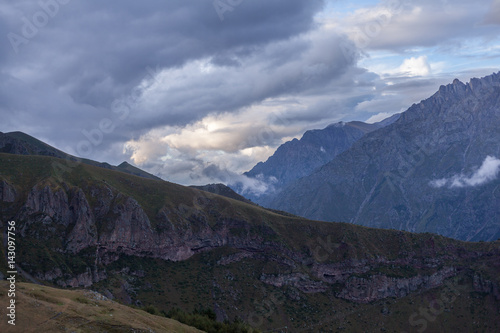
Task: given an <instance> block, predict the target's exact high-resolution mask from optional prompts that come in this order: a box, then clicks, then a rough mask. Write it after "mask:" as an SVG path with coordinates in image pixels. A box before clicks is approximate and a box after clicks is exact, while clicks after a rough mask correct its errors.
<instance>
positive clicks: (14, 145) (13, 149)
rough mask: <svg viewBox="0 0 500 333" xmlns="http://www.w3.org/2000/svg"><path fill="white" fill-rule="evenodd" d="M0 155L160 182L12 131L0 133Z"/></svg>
mask: <svg viewBox="0 0 500 333" xmlns="http://www.w3.org/2000/svg"><path fill="white" fill-rule="evenodd" d="M0 153H9V154H18V155H42V156H52V157H57V158H61V159H66V160H68V161H70V162H72V163H73V162H76V163H80V162H81V163H85V164H89V165H95V166H98V167H101V168H105V169H111V170H117V171H121V172H125V173H129V174H134V175H136V176H140V177H144V178H150V179H156V180H160V178H159V177H156V176H154V175H152V174H150V173H147V172H146V171H144V170H141V169H139V168H137V167H135V166H133V165H131V164H129V163H128V162H126V161H125V162H123V163H121V164H120V165H119V166H113V165H111V164H109V163H106V162H96V161H93V160H89V159H85V158H80V157H76V156H73V155H70V154H68V153H65V152H63V151H62V150H59V149H57V148H54V147H52V146H50V145H48V144H46V143H45V142H42V141H40V140H38V139H36V138H35V137H33V136H31V135H29V134H26V133H23V132H20V131H14V132H9V133H2V132H0Z"/></svg>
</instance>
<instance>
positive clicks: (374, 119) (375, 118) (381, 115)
mask: <svg viewBox="0 0 500 333" xmlns="http://www.w3.org/2000/svg"><path fill="white" fill-rule="evenodd" d="M390 116H392V113H389V112H380V113H377V114H376V115H373V116H371V117H370V118H368V119H367V120H366V121H365V123H368V124H373V123H377V122H379V121H382V120H384V119H386V118H389V117H390Z"/></svg>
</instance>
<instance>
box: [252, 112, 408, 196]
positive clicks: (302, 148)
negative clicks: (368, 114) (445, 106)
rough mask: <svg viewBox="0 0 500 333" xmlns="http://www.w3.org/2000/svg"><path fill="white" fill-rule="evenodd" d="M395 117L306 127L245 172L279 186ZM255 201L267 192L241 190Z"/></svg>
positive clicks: (300, 175) (278, 187)
mask: <svg viewBox="0 0 500 333" xmlns="http://www.w3.org/2000/svg"><path fill="white" fill-rule="evenodd" d="M398 118H399V114H396V115H393V116H391V117H389V118H387V119H386V120H383V121H382V122H379V123H375V124H367V123H363V122H361V121H351V122H347V123H345V122H340V123H336V124H332V125H329V126H327V127H326V128H324V129H321V130H310V131H307V132H305V133H304V135H303V136H302V138H301V139H300V140H297V139H293V140H292V141H288V142H286V143H284V144H282V145H281V146H280V147H278V149H277V150H276V152H275V153H274V154H273V155H272V156H271V157H269V158H268V159H267V161H265V162H259V163H258V164H257V165H255V166H254V167H253V168H252V169H251V170H250V171H248V172H246V173H245V175H246V176H248V177H251V178H260V179H263V180H265V181H267V182H269V183H272V184H273V185H274V190H275V191H276V192H279V191H280V189H282V188H283V187H285V186H286V185H288V184H290V183H291V182H293V181H295V180H297V179H299V178H301V177H304V176H308V175H310V174H311V173H312V172H313V171H314V170H316V169H317V168H319V167H320V166H322V165H324V164H326V163H328V162H330V161H331V160H332V159H333V158H334V157H335V156H337V155H338V154H340V153H342V152H344V151H345V150H347V149H348V148H349V147H351V146H352V144H353V143H354V142H356V141H357V140H359V139H360V138H361V137H363V136H364V135H365V134H367V133H370V132H372V131H374V130H376V129H379V128H381V127H384V126H387V125H389V124H391V123H392V122H394V121H396V120H397V119H398ZM244 194H245V195H247V196H250V197H251V199H252V200H254V201H256V202H258V203H259V204H263V205H266V204H267V201H268V196H264V197H257V196H253V195H252V194H248V193H244Z"/></svg>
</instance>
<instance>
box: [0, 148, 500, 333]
mask: <svg viewBox="0 0 500 333" xmlns="http://www.w3.org/2000/svg"><path fill="white" fill-rule="evenodd" d="M18 148H19V150H17V151H21V152H25V151H28V153H29V150H28V149H27V148H28V146H26V147H24V148H25V149H22V147H18ZM95 163H97V162H95ZM93 164H94V163H80V162H76V163H69V164H68V163H67V160H66V159H61V158H58V157H54V156H40V155H30V154H9V153H0V230H1V231H2V233H6V230H7V226H8V223H7V222H8V221H15V225H16V231H17V233H16V249H17V250H16V251H17V252H16V262H17V264H18V265H17V270H18V272H19V278H22V279H25V280H29V281H31V282H36V283H43V284H48V285H51V286H56V287H59V288H61V287H64V288H86V289H91V290H94V291H98V292H99V293H100V294H101V295H104V296H106V298H108V299H112V300H115V301H118V302H121V303H124V304H129V305H134V306H136V307H143V308H146V309H157V310H154V311H153V312H160V313H177V311H186V312H192V311H200V310H199V309H209V311H211V312H213V314H214V316H215V317H216V318H217V319H218V320H219V321H223V320H229V321H230V322H231V321H234V322H241V320H243V321H245V322H246V323H248V324H250V325H251V326H253V327H254V328H256V329H258V330H263V331H266V330H274V331H283V330H284V327H286V328H287V330H289V331H293V332H318V331H373V330H376V331H401V330H406V331H415V330H425V329H429V331H440V332H441V331H442V332H446V331H452V330H455V331H461V330H464V329H465V330H469V331H478V330H479V331H481V330H484V331H498V330H500V320H498V309H499V308H500V288H499V286H500V280H499V276H500V274H499V272H500V243H499V242H498V241H497V242H481V243H470V242H469V243H467V242H461V241H457V240H453V239H450V238H445V237H442V236H438V235H432V234H428V233H425V234H414V233H409V232H402V231H394V230H382V229H372V228H366V227H362V226H357V225H353V224H346V223H331V222H318V221H311V220H306V219H304V218H301V217H297V216H290V215H289V214H281V213H279V212H276V211H270V210H267V209H264V208H262V207H259V206H257V205H255V204H250V203H246V202H243V201H240V200H234V199H230V198H227V197H224V196H220V195H217V194H213V193H209V192H206V191H201V190H198V189H196V188H190V187H185V186H181V185H177V184H173V183H170V182H167V181H163V180H156V179H147V178H144V177H138V176H136V175H132V174H128V173H125V172H122V171H118V170H113V169H110V168H107V167H101V166H97V165H93ZM59 165H65V166H66V167H65V168H59V167H58V166H59ZM5 251H6V247H1V250H0V272H1V273H2V275H7V270H6V267H7V262H6V252H5ZM32 294H33V295H34V296H33V297H35V298H36V299H37V302H39V303H40V302H45V300H46V299H47V298H53V296H51V295H53V294H50V295H46V296H45V299H44V298H43V294H44V293H43V292H42V291H36V292H34V291H33V292H32ZM35 294H36V295H35ZM37 295H38V296H37ZM40 295H41V296H40ZM0 296H2V295H0ZM3 296H4V295H3ZM20 297H21V296H20ZM65 297H66V296H65ZM2 299H3V298H2ZM436 300H438V301H439V303H436ZM83 301H84V302H88V301H85V300H83ZM91 302H93V301H91ZM21 303H22V302H21ZM43 304H45V303H43ZM58 304H59V303H58V301H57V300H56V301H55V302H54V303H53V305H51V306H53V307H58V306H59V305H58ZM62 304H63V305H64V304H70V303H68V302H67V301H64V303H62ZM71 304H73V303H71ZM178 308H180V310H176V309H178ZM66 310H68V309H66ZM66 310H63V309H61V310H59V312H60V313H61V314H60V315H58V314H57V313H55V314H54V316H55V317H54V316H53V317H48V318H47V320H48V321H51V320H55V319H56V318H57V320H58V321H60V322H62V323H64V324H65V325H70V324H71V325H72V326H67V327H74V325H75V323H76V320H78V321H79V322H80V324H78V325H77V328H78V329H81V330H82V331H86V330H87V331H89V329H87V328H89V327H102V325H105V324H106V323H108V324H109V320H110V319H103V318H96V314H95V311H92V312H85V313H86V314H80V315H79V316H82V315H83V316H84V318H83V319H82V318H80V317H79V318H78V319H76V318H75V319H72V320H69V321H65V320H63V319H64V318H67V317H66V316H68V315H69V314H67V313H72V312H68V311H66ZM82 310H83V309H82ZM87 310H88V309H85V311H87ZM89 311H90V310H89ZM102 311H104V312H102ZM102 311H101V312H100V314H106V315H107V314H108V313H109V311H111V310H106V309H104V308H103V309H102ZM106 311H108V312H106ZM115 311H120V313H123V312H122V311H124V310H123V309H120V310H118V309H117V310H115ZM203 311H204V310H203ZM203 311H202V312H203ZM429 311H430V312H429ZM44 313H45V312H44ZM117 313H118V312H117ZM40 315H41V313H40ZM73 315H74V314H73ZM134 316H135V315H134ZM59 317H61V318H59ZM21 318H24V319H22V320H26V321H28V322H27V323H24V326H28V327H31V326H30V325H33V324H34V322H33V321H30V320H31V319H29V318H26V317H23V316H20V320H21ZM36 318H39V317H36ZM437 318H438V319H437ZM436 319H437V320H436ZM103 320H104V322H103ZM30 323H31V324H30ZM120 325H123V322H120ZM141 325H142V324H141ZM193 325H194V324H193ZM195 326H196V325H195ZM106 327H110V326H109V325H108V326H106ZM197 327H198V326H197ZM72 329H73V328H72ZM240 331H243V332H255V331H256V330H255V329H251V328H246V329H245V330H240Z"/></svg>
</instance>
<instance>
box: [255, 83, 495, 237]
mask: <svg viewBox="0 0 500 333" xmlns="http://www.w3.org/2000/svg"><path fill="white" fill-rule="evenodd" d="M344 127H345V126H344ZM327 129H328V128H327ZM325 130H326V129H325ZM325 130H323V131H325ZM310 133H314V132H310ZM359 135H361V134H359ZM309 136H310V135H309ZM304 137H306V135H304ZM302 140H304V138H303V139H302ZM326 141H329V142H332V143H333V145H336V144H339V146H340V148H339V151H342V152H340V153H339V154H337V155H335V154H332V155H331V156H333V155H335V156H333V158H332V159H331V160H330V161H328V162H327V163H325V164H323V165H322V166H321V167H318V168H316V169H315V170H314V171H312V172H310V173H309V174H307V175H305V176H303V177H302V178H298V179H296V180H294V181H292V182H290V183H289V184H288V185H286V186H284V187H283V189H282V190H280V191H277V192H276V193H271V195H268V196H264V200H263V202H261V203H262V204H264V205H265V206H267V207H271V208H275V209H279V210H284V211H288V212H290V213H293V214H297V215H300V216H304V217H307V218H311V219H316V220H323V221H345V222H350V223H354V224H359V225H364V226H371V227H377V228H388V229H397V230H406V231H412V232H432V233H437V234H441V235H445V236H447V237H453V238H456V239H461V240H468V241H479V240H495V239H498V238H499V237H500V179H499V178H498V174H499V171H500V160H499V158H500V74H499V73H497V74H492V75H490V76H487V77H484V78H481V79H472V80H471V81H470V82H469V83H466V84H464V83H462V82H460V81H459V80H454V81H453V83H452V84H449V85H446V86H441V87H440V88H439V90H438V91H437V92H436V93H435V94H434V95H433V96H431V97H430V98H428V99H426V100H423V101H421V102H420V103H418V104H414V105H412V106H411V107H410V108H409V109H408V110H407V111H405V112H403V113H402V114H401V115H400V116H399V118H398V119H397V120H396V121H394V122H393V123H390V124H388V125H387V126H385V127H382V128H378V129H376V130H372V131H369V132H368V133H366V134H364V135H362V136H361V137H360V138H359V139H357V140H354V142H352V143H351V145H350V146H349V147H347V146H348V144H344V143H337V141H336V140H333V139H330V138H325V139H324V141H319V142H318V143H316V147H318V146H320V147H321V146H323V147H326V146H327V143H326ZM297 144H298V142H297V141H296V142H295V143H287V144H285V145H283V146H282V147H280V148H279V149H278V151H280V153H278V151H277V152H276V154H275V155H276V156H278V155H282V154H281V151H285V150H287V149H288V147H292V146H294V145H295V146H297ZM291 150H292V151H290V152H287V154H286V155H288V156H293V155H294V154H295V155H298V154H302V151H303V149H302V148H291ZM330 151H333V149H331V150H330ZM274 158H275V157H272V158H270V159H269V160H268V162H266V163H265V164H258V165H257V166H256V167H255V168H254V169H263V168H264V166H265V165H266V164H269V166H270V168H271V164H272V163H270V161H271V160H272V159H274ZM282 160H283V159H282ZM283 161H284V160H283ZM318 163H319V161H318ZM304 165H305V167H304ZM308 165H309V161H302V162H300V161H295V162H294V164H293V165H286V164H285V165H280V164H279V163H277V164H276V163H274V164H273V167H274V169H273V173H274V174H277V175H280V174H286V173H288V172H289V171H288V170H289V169H290V168H297V170H299V171H300V172H302V170H305V169H306V168H307V166H308ZM254 169H252V170H254ZM271 169H272V168H271ZM308 170H310V168H309V169H308ZM300 172H299V173H300ZM305 173H307V172H305ZM251 174H252V175H254V174H255V172H253V173H251Z"/></svg>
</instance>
